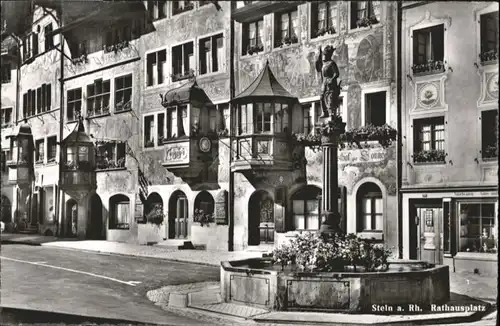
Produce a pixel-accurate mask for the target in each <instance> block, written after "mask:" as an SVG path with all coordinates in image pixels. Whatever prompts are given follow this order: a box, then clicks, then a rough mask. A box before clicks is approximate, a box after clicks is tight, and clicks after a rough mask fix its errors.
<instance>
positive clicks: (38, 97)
mask: <svg viewBox="0 0 500 326" xmlns="http://www.w3.org/2000/svg"><path fill="white" fill-rule="evenodd" d="M41 112H42V88H41V87H38V89H37V90H36V114H39V113H41Z"/></svg>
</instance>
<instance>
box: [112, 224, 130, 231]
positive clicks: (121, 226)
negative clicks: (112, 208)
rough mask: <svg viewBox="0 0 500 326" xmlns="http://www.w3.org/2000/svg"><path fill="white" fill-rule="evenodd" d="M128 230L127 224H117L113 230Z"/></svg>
mask: <svg viewBox="0 0 500 326" xmlns="http://www.w3.org/2000/svg"><path fill="white" fill-rule="evenodd" d="M128 228H129V224H128V223H117V224H116V225H115V229H125V230H126V229H128Z"/></svg>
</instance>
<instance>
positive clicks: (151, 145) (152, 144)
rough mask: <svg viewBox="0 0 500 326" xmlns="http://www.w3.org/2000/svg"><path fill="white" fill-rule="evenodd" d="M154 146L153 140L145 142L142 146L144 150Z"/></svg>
mask: <svg viewBox="0 0 500 326" xmlns="http://www.w3.org/2000/svg"><path fill="white" fill-rule="evenodd" d="M154 146H155V142H154V141H153V140H148V141H146V143H145V144H144V147H146V148H149V147H154Z"/></svg>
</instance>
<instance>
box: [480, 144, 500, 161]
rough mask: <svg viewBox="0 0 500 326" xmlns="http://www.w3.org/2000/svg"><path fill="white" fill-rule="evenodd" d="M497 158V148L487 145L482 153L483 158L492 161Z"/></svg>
mask: <svg viewBox="0 0 500 326" xmlns="http://www.w3.org/2000/svg"><path fill="white" fill-rule="evenodd" d="M497 157H498V146H496V145H495V146H493V145H488V146H487V147H486V148H485V149H484V151H483V158H485V159H492V158H497Z"/></svg>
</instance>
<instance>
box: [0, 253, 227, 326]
mask: <svg viewBox="0 0 500 326" xmlns="http://www.w3.org/2000/svg"><path fill="white" fill-rule="evenodd" d="M0 256H1V290H0V291H1V292H0V293H1V304H2V306H5V307H16V308H21V309H34V310H43V311H49V312H50V311H54V312H59V313H67V314H77V315H83V316H93V317H99V318H110V319H117V320H130V321H138V322H143V323H154V324H167V325H200V322H199V321H196V320H193V319H189V318H186V317H181V316H177V315H174V314H172V313H169V312H167V311H164V310H162V309H161V308H159V307H158V306H155V305H154V304H153V303H152V302H151V301H149V300H148V299H147V297H146V292H147V291H148V290H151V289H155V288H159V287H161V286H165V285H177V284H184V283H192V282H203V281H217V280H218V279H219V269H218V268H217V267H211V266H203V265H196V264H189V263H181V262H174V261H165V260H159V259H147V258H136V257H125V256H112V255H101V254H94V253H87V252H80V251H73V250H64V249H57V248H48V247H40V246H26V245H2V247H1V251H0ZM203 324H206V323H203Z"/></svg>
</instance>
